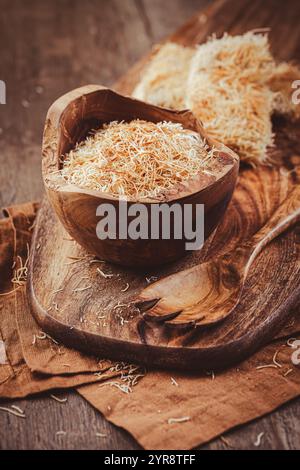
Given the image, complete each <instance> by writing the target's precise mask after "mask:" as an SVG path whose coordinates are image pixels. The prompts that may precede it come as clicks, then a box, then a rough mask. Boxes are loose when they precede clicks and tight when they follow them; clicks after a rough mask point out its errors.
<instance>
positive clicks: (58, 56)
mask: <svg viewBox="0 0 300 470" xmlns="http://www.w3.org/2000/svg"><path fill="white" fill-rule="evenodd" d="M236 1H240V0H236ZM295 1H297V0H295ZM208 3H209V0H85V1H84V2H83V1H81V0H44V1H43V2H41V1H39V0H26V2H24V1H23V0H0V37H1V39H0V63H1V68H0V70H1V72H0V79H1V80H4V81H5V82H6V86H7V104H6V105H1V106H0V205H1V206H5V205H11V204H14V203H18V202H24V201H27V200H32V199H40V198H41V196H42V193H43V186H42V181H41V169H40V148H41V137H42V128H43V124H44V118H45V113H46V111H47V109H48V107H49V105H50V104H51V102H52V101H53V100H54V99H55V98H57V97H58V96H60V95H62V94H63V93H65V92H66V91H69V90H70V89H72V88H75V87H78V86H81V85H84V84H87V83H101V84H105V85H111V84H112V83H113V82H114V81H115V80H116V79H117V78H118V77H119V76H120V75H122V73H124V72H125V71H126V70H127V69H128V67H129V66H130V65H132V64H133V63H134V62H135V61H136V60H137V59H138V58H140V57H141V56H142V55H143V54H144V53H145V52H147V51H148V50H149V48H150V47H151V45H152V44H153V43H155V42H157V41H159V40H160V39H162V38H163V37H164V36H166V35H168V34H170V33H171V32H172V31H173V30H175V29H176V28H178V26H180V24H181V23H183V22H184V21H185V20H186V19H187V18H188V17H189V16H190V15H192V14H193V13H194V12H196V11H197V10H200V9H201V8H203V7H204V6H205V5H207V4H208ZM262 4H263V0H262ZM274 8H276V0H274ZM18 405H19V406H21V407H22V408H23V409H25V410H26V415H27V419H26V420H20V419H18V418H16V417H14V416H11V415H8V414H4V413H1V414H0V449H99V448H103V449H139V446H138V445H137V443H136V442H135V441H134V440H133V439H132V438H131V436H130V435H129V434H127V433H126V432H124V431H122V430H120V429H118V428H116V427H115V426H113V425H111V424H110V423H108V422H107V421H106V420H104V419H103V417H102V416H101V415H100V413H98V412H96V411H95V410H94V409H93V408H92V407H91V406H90V405H89V404H88V403H87V402H85V401H84V400H83V399H82V398H81V397H79V395H77V394H76V393H75V392H69V393H68V402H67V404H66V405H61V404H59V403H57V402H55V401H54V400H53V399H50V398H48V397H47V396H46V395H44V396H39V397H34V398H30V399H27V400H19V401H18ZM62 424H63V428H64V430H65V431H66V432H67V434H66V436H64V437H63V438H62V437H59V436H56V435H55V433H56V431H57V429H60V428H61V426H62ZM99 430H101V431H102V432H105V433H107V435H108V437H107V438H106V439H102V440H101V442H99V439H97V437H95V433H96V431H98V432H99ZM260 432H264V433H265V435H264V439H263V443H262V446H261V447H260V449H297V448H298V449H299V448H300V400H295V401H293V402H291V403H289V404H288V405H286V406H283V407H281V408H280V410H278V411H276V412H274V413H272V414H271V415H269V416H267V417H264V418H262V419H260V420H257V421H256V422H253V423H251V424H248V425H247V426H243V427H242V428H239V429H236V430H233V431H231V432H229V433H227V435H226V443H225V441H224V440H221V439H216V440H215V441H213V442H212V443H210V444H209V445H206V446H205V448H207V449H226V448H234V449H249V448H254V445H253V443H254V442H255V440H256V437H257V435H258V434H259V433H260ZM202 448H204V447H202Z"/></svg>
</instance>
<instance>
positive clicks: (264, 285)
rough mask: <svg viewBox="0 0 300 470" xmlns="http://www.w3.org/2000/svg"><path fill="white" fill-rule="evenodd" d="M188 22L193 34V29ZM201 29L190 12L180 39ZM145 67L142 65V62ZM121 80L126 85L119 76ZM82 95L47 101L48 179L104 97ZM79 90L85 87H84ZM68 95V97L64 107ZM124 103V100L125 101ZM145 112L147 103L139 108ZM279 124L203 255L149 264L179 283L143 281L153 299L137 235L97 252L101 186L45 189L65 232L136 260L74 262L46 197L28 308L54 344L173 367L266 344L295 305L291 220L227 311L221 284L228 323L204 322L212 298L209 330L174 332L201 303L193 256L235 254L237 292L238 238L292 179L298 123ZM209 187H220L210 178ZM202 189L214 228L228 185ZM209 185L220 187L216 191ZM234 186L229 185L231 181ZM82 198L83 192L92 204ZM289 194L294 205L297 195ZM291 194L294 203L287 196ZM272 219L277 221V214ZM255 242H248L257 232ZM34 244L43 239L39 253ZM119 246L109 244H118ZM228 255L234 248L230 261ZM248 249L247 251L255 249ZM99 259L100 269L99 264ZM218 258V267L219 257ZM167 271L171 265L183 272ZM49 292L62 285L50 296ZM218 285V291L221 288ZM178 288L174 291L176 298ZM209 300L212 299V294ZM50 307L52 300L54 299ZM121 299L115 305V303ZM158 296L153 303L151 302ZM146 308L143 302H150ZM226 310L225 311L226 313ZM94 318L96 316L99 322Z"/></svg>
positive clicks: (296, 249) (208, 362)
mask: <svg viewBox="0 0 300 470" xmlns="http://www.w3.org/2000/svg"><path fill="white" fill-rule="evenodd" d="M234 4H235V3H234ZM214 25H215V17H214V16H213V14H212V17H211V28H212V29H213V28H214ZM244 28H245V29H241V30H240V31H241V32H245V31H247V30H248V29H249V27H247V28H246V27H244ZM190 30H192V31H193V33H194V35H193V36H192V35H191V33H190ZM201 30H202V26H201V23H200V22H199V16H196V17H195V18H194V19H193V22H190V23H189V28H183V29H182V30H181V31H182V32H181V35H180V34H177V36H176V38H177V40H179V39H180V42H181V43H183V44H185V45H188V46H189V45H194V44H195V43H196V42H197V41H198V40H199V31H200V32H201ZM273 47H275V46H273ZM276 47H277V48H279V54H280V47H281V48H282V47H283V45H280V44H277V45H276ZM275 56H276V50H275ZM291 59H292V57H291ZM143 66H145V62H144V61H143ZM141 72H142V70H141ZM136 75H137V72H136V70H135V69H133V70H131V71H130V72H129V73H128V74H127V76H128V77H129V79H128V83H130V84H132V83H133V82H134V80H135V78H136ZM123 85H124V89H126V92H127V93H130V92H131V89H129V88H128V87H127V86H126V83H125V82H123ZM120 87H121V88H120ZM118 88H119V89H120V91H121V92H123V88H122V85H120V84H119V85H118ZM89 91H90V90H89ZM80 93H81V92H80V90H77V91H74V92H71V94H70V95H66V96H64V97H62V98H61V100H58V101H57V102H56V103H55V104H54V105H53V110H54V111H51V110H50V112H49V115H48V119H47V121H46V131H45V135H46V139H45V144H44V155H43V159H44V161H45V162H46V165H44V168H43V169H44V173H45V174H46V176H48V173H49V169H50V170H52V169H53V167H55V169H58V167H59V155H61V154H64V152H65V151H68V150H69V146H70V145H74V142H76V141H77V140H78V139H79V138H81V137H82V134H85V133H86V132H87V129H85V128H83V129H82V126H83V127H84V126H85V125H86V123H88V122H89V121H87V120H86V119H83V121H82V122H83V124H82V125H81V124H79V125H78V122H79V123H81V119H82V116H83V117H84V115H85V113H87V116H88V117H93V118H95V115H94V114H95V112H94V108H96V109H98V105H99V108H101V99H100V98H99V97H98V98H97V97H96V96H97V95H96V93H97V92H96V91H93V92H92V93H90V94H89V93H88V94H86V95H85V96H84V100H83V102H84V103H87V105H85V106H84V111H83V110H82V109H81V106H80V103H81V102H82V101H81V98H80V97H79V98H78V97H77V95H78V94H79V95H80ZM82 93H83V94H84V91H83V92H82ZM100 93H102V92H100ZM101 96H102V95H101ZM74 97H77V98H76V99H78V100H79V101H78V102H77V101H74V106H73V107H72V103H73V98H74ZM109 99H110V101H109V108H110V109H111V108H112V109H120V112H123V111H122V110H123V107H124V106H123V101H122V100H121V101H120V99H117V100H116V102H115V103H114V100H112V97H110V98H109ZM119 101H120V102H119ZM65 102H67V103H68V104H67V105H65V104H64V103H65ZM105 102H107V98H105ZM125 102H126V103H127V101H126V99H125ZM135 103H138V102H135V101H133V102H131V106H132V107H133V106H135ZM68 106H70V109H69V108H68ZM146 109H147V107H146V108H145V111H146ZM141 110H142V108H141V109H139V110H136V111H135V112H134V113H137V112H139V113H141ZM149 110H151V113H150V114H151V115H152V112H154V110H156V111H155V112H157V111H158V108H149ZM74 111H75V112H74ZM160 112H162V111H160ZM163 112H165V111H163ZM60 113H63V116H64V118H65V119H61V118H60ZM68 116H69V120H68ZM74 116H75V118H74ZM78 116H79V117H78ZM179 116H180V114H179V115H178V117H179ZM49 117H50V119H49ZM76 118H77V121H76ZM98 118H99V116H98ZM113 119H115V116H113ZM173 119H174V117H173ZM51 120H52V121H53V122H54V123H55V122H59V123H60V126H61V129H60V128H58V129H56V127H57V125H56V127H55V126H54V125H53V124H49V123H51ZM100 123H101V119H100ZM92 127H93V126H91V128H92ZM274 127H275V130H276V129H277V138H276V161H277V162H278V164H277V165H276V166H275V165H274V166H272V167H271V166H269V167H263V166H259V167H257V168H249V167H246V166H243V167H242V168H241V171H240V174H239V183H238V185H237V187H236V189H235V191H234V195H233V199H232V202H231V204H230V206H229V209H228V211H227V212H226V214H225V217H224V218H223V220H222V222H221V224H220V225H219V226H218V228H217V230H216V232H215V233H214V234H213V235H212V237H211V239H209V240H207V243H206V244H205V248H204V249H203V250H201V251H200V252H197V251H196V252H192V253H189V254H188V255H187V256H186V257H184V258H182V259H180V260H179V261H176V262H173V263H171V264H168V265H166V266H159V267H155V268H154V269H155V272H153V269H152V276H153V275H154V277H155V278H159V279H162V278H164V277H165V275H166V274H172V277H171V278H170V279H171V280H174V283H173V284H172V282H171V283H170V282H169V283H168V280H167V281H165V282H166V283H167V287H166V291H165V293H164V292H163V289H160V286H163V282H164V281H162V283H161V284H160V283H159V282H158V283H157V286H158V287H157V289H158V291H159V292H157V295H155V293H156V290H155V289H156V286H155V285H154V286H153V287H148V288H147V289H146V290H145V291H144V292H147V291H150V294H151V292H152V293H153V295H150V297H149V296H147V294H146V298H145V299H144V297H145V295H144V294H143V292H142V294H139V292H140V291H141V290H142V289H144V285H145V279H146V278H149V274H148V272H149V267H148V269H147V270H145V269H138V268H141V264H140V263H139V256H142V255H143V254H144V253H145V250H144V247H143V240H142V241H141V245H140V244H139V245H138V246H137V247H136V249H137V253H135V245H136V242H134V243H133V242H132V241H131V240H129V242H128V246H127V247H125V249H124V250H123V246H121V245H120V246H119V245H118V244H116V241H115V240H112V241H110V240H109V241H108V242H109V243H110V245H109V246H108V248H107V249H104V248H106V247H104V248H103V249H102V248H101V247H100V246H99V252H96V249H95V247H96V244H97V245H98V244H99V241H97V239H96V236H95V231H96V230H95V226H96V222H97V219H96V217H95V213H96V207H97V205H98V202H102V200H101V199H100V197H99V198H98V197H96V193H95V194H94V193H93V194H92V192H88V191H87V190H84V191H82V193H81V194H80V198H79V197H77V196H76V192H74V193H70V192H68V193H67V194H66V195H65V194H64V192H63V191H58V192H56V185H55V188H54V190H52V189H51V187H50V186H49V185H48V184H47V185H46V187H47V188H48V194H49V195H50V200H51V202H52V205H54V208H55V211H56V213H58V215H59V217H60V219H61V220H63V222H64V226H65V227H66V228H67V230H68V231H69V233H71V235H72V236H73V237H74V238H75V239H76V240H77V241H79V242H80V244H81V245H83V246H85V247H86V248H87V247H88V248H89V249H90V252H91V253H92V254H95V253H96V254H98V255H99V256H100V259H102V258H104V259H109V255H110V254H111V256H112V257H113V259H114V261H118V262H119V263H120V264H121V259H122V264H124V261H123V259H124V260H126V255H128V258H129V261H130V260H131V259H132V260H133V261H134V262H133V263H129V261H128V262H127V264H128V265H129V266H132V265H135V268H132V269H130V270H128V269H125V268H123V267H121V266H120V267H119V266H114V265H105V264H104V265H103V269H104V271H106V272H107V273H108V274H109V275H110V278H103V276H99V271H97V268H95V265H90V263H89V259H87V258H86V257H85V258H83V259H80V258H82V257H84V252H82V249H81V247H80V246H78V245H77V244H72V246H70V242H69V241H68V240H66V238H67V237H66V234H65V231H64V229H63V228H62V226H61V224H59V223H56V221H55V218H54V217H53V214H52V212H51V210H50V209H49V204H48V203H47V202H45V204H44V205H43V207H42V209H41V213H40V214H39V217H38V221H37V223H36V230H35V234H34V240H33V245H32V246H33V249H32V251H31V260H30V277H29V283H28V286H29V290H28V292H29V298H30V301H31V305H32V308H33V312H34V315H35V318H36V319H37V321H38V323H39V324H40V325H41V327H42V328H43V329H44V330H45V331H47V332H48V333H49V334H51V335H52V336H54V337H55V338H56V339H58V340H59V341H61V342H63V343H66V344H67V345H69V346H71V347H75V348H78V349H82V350H83V351H85V352H90V353H93V354H101V355H104V357H109V358H110V359H117V360H121V358H123V359H124V358H125V359H126V361H129V362H137V363H142V364H146V365H147V366H159V367H174V368H176V369H182V368H183V369H186V368H188V369H196V370H199V368H202V367H209V368H214V369H216V368H221V367H227V366H228V365H230V364H232V363H233V362H236V361H240V360H242V359H243V358H245V357H247V356H248V355H249V354H251V353H253V352H254V351H255V350H257V349H258V348H259V347H261V346H262V345H264V344H266V343H267V342H268V341H270V340H271V339H272V337H274V335H275V334H276V333H277V332H278V331H280V329H281V328H282V326H283V325H284V323H285V322H286V321H287V319H288V318H289V315H290V311H291V307H292V306H294V305H295V304H296V303H298V301H300V287H299V286H300V268H299V259H300V240H299V233H298V231H297V230H296V229H293V230H290V231H289V232H287V233H285V234H284V236H282V237H280V238H278V239H276V241H275V243H273V244H271V245H269V246H268V247H267V248H266V249H265V250H264V251H263V252H262V253H260V255H259V256H258V257H257V258H256V259H255V260H254V262H253V264H252V265H251V269H250V271H249V276H247V278H246V279H245V285H244V291H243V294H242V297H241V298H240V301H239V303H238V305H237V306H236V308H235V309H234V310H233V311H232V312H231V315H230V316H228V317H227V318H225V315H226V303H225V302H224V298H225V297H224V296H226V292H227V290H228V289H225V290H223V297H221V298H223V301H221V302H220V303H221V308H220V311H221V317H222V318H225V319H224V321H223V322H221V323H219V324H216V325H213V326H211V325H210V323H212V322H210V321H209V311H210V310H211V311H212V312H214V311H215V308H216V305H215V303H217V302H213V305H212V307H209V306H208V304H205V308H206V310H205V313H206V314H207V318H208V320H207V321H205V318H204V319H203V313H202V317H201V318H202V320H203V323H204V325H207V326H208V327H210V328H207V329H205V330H203V329H202V330H201V331H199V329H198V328H197V329H195V328H187V329H186V328H185V329H183V328H180V329H179V330H178V328H177V331H176V329H175V328H172V329H171V328H170V326H176V325H177V326H181V325H180V317H181V316H183V318H184V319H185V323H183V324H182V326H183V327H186V326H193V325H189V324H188V320H187V317H188V315H185V313H184V308H185V309H186V311H187V312H188V308H189V306H190V304H191V312H192V313H193V302H197V295H198V294H199V296H200V298H201V293H200V289H198V288H197V278H198V277H197V275H196V280H195V278H194V277H193V276H192V273H193V272H198V271H200V272H202V274H203V272H204V271H205V266H206V265H201V266H200V267H199V262H202V261H203V260H205V261H208V262H210V263H212V264H211V266H212V270H213V271H214V272H216V271H217V265H216V262H214V261H213V260H214V258H216V255H219V256H220V255H223V258H222V259H223V260H224V259H225V261H226V266H227V265H228V260H227V258H228V257H229V258H230V260H229V261H230V263H231V264H230V263H229V264H230V266H231V267H232V271H230V273H232V272H234V273H236V274H235V276H231V278H232V279H233V292H234V293H235V297H237V296H238V295H239V293H238V290H239V289H237V288H236V285H237V284H238V277H237V276H238V269H239V268H238V266H239V262H240V258H241V250H242V248H241V247H242V244H243V243H245V241H246V242H247V241H248V239H249V237H250V236H251V235H253V234H254V233H255V232H257V230H258V229H260V227H261V226H262V225H264V224H265V223H266V222H267V221H268V220H269V219H270V216H271V215H272V213H273V212H274V211H275V210H276V209H277V208H278V206H279V204H281V203H282V201H283V199H285V197H286V196H287V195H288V194H289V193H290V191H291V190H292V189H293V188H295V187H296V185H298V184H299V176H300V145H299V144H298V143H297V140H298V142H300V126H299V123H298V122H290V121H288V120H284V119H279V120H278V119H277V121H276V120H275V121H274ZM74 130H75V132H74ZM48 134H49V137H48ZM61 134H62V135H64V134H66V135H67V136H70V139H69V140H68V139H60V140H59V139H58V138H56V139H55V135H61ZM291 136H293V137H291ZM49 142H53V144H51V145H49ZM288 151H289V152H290V153H289V154H288ZM53 160H55V162H53ZM55 163H56V166H55ZM291 171H292V174H291V173H290V172H291ZM228 175H229V173H228ZM224 182H225V180H224ZM214 184H217V181H216V183H214ZM222 187H223V182H222V185H221V188H222ZM49 188H50V192H49ZM209 188H210V186H208V187H207V188H206V189H205V190H204V191H203V194H204V193H205V191H208V193H207V198H206V199H201V201H200V200H198V202H204V203H205V204H206V206H208V207H209V208H208V212H207V217H206V219H205V220H206V223H207V222H208V226H210V219H209V214H210V212H211V210H210V207H211V206H212V207H214V206H216V207H218V205H219V204H221V206H222V205H223V203H224V200H225V199H226V197H224V195H223V194H220V200H212V201H210V199H211V193H210V192H209ZM201 193H202V192H200V193H199V196H200V195H201ZM216 193H218V189H217V188H216ZM229 193H231V191H230V189H229ZM86 194H87V195H86ZM196 194H197V193H195V195H196ZM224 194H225V193H224ZM101 197H102V196H101ZM88 199H89V200H90V204H89V205H88ZM296 199H297V204H298V205H299V201H298V198H296ZM293 202H295V201H294V200H293ZM290 206H292V207H294V206H295V204H290V202H288V203H287V207H285V208H284V209H282V210H279V214H280V215H281V217H282V212H284V213H285V212H287V211H288V208H289V207H290ZM297 207H298V206H297ZM87 209H88V210H87ZM294 209H295V207H294ZM81 213H82V214H83V215H84V217H82V215H81ZM274 217H275V218H277V219H278V215H275V216H274ZM212 219H214V217H212ZM269 225H270V226H271V225H272V223H271V222H269ZM77 226H78V227H79V229H77ZM269 228H270V227H269ZM266 230H267V228H266ZM90 233H91V234H90ZM209 233H210V231H209ZM263 233H265V230H263ZM163 242H165V240H164V241H161V242H159V243H161V244H162V245H163V247H162V250H161V249H160V246H159V245H156V248H154V249H153V250H151V252H150V253H149V255H150V256H149V259H150V261H151V259H152V258H154V261H155V257H156V256H157V257H158V258H160V257H161V255H160V254H161V251H163V252H164V255H163V256H164V257H165V256H166V254H165V252H166V251H167V250H169V249H170V253H171V255H172V251H171V248H172V249H173V246H172V243H171V242H169V243H164V244H163ZM216 243H217V246H216ZM285 243H288V244H287V245H286V244H285ZM251 245H253V247H254V246H255V237H254V238H253V243H252V244H251ZM36 247H38V250H37V251H36ZM114 248H115V249H116V252H114V251H113V250H114ZM230 248H231V250H230ZM246 248H247V249H248V247H247V245H246ZM177 249H178V250H180V247H179V248H178V247H177V246H174V250H173V251H175V254H176V250H177ZM167 252H168V251H167ZM146 253H147V252H146ZM228 253H230V254H228ZM122 255H124V258H122ZM234 255H236V263H235V265H234ZM224 256H225V258H224ZM248 256H249V257H250V254H249V255H248ZM76 258H78V259H79V261H78V262H77V263H72V265H70V263H68V260H69V259H76ZM173 259H174V256H173ZM154 261H153V263H154ZM244 263H245V261H244ZM148 264H149V263H148ZM223 264H224V263H223ZM100 266H101V268H102V265H101V264H100ZM208 266H209V264H208ZM218 266H219V267H220V263H219V265H218ZM193 267H194V269H193ZM188 268H190V270H188ZM212 270H209V274H208V275H207V273H206V274H205V276H204V277H206V279H205V282H204V283H203V284H204V286H205V287H204V294H205V295H207V292H208V291H209V289H208V285H209V283H208V282H206V281H207V279H208V278H210V277H211V273H212ZM174 273H178V276H179V277H177V276H176V275H174ZM181 276H183V277H185V276H188V280H187V281H184V280H183V281H182V282H181ZM150 277H151V276H150ZM81 280H82V281H83V280H84V282H82V281H81ZM227 280H228V276H227ZM185 282H187V286H188V287H187V289H185ZM122 283H123V284H122ZM227 284H228V282H227ZM122 285H123V287H122ZM124 286H126V291H125V292H123V289H124ZM217 287H219V286H217ZM227 287H228V286H227ZM81 289H83V290H81ZM56 291H60V292H59V293H58V294H53V292H56ZM169 292H170V293H169ZM214 292H218V288H216V289H215V290H214ZM137 293H138V295H137ZM205 295H204V296H205ZM178 296H179V299H177V297H178ZM136 297H137V298H138V300H141V298H142V299H144V300H145V301H146V307H149V305H150V309H149V308H148V309H147V312H146V315H144V317H143V318H142V317H141V316H140V314H139V312H138V311H137V309H136V308H135V301H136ZM160 299H161V301H160ZM207 299H208V303H209V296H208V295H207ZM198 300H199V299H198ZM148 302H149V303H150V304H148ZM157 302H158V303H157ZM235 303H236V301H234V298H232V299H230V300H229V305H230V307H229V310H232V309H233V306H234V304H235ZM54 305H55V306H56V308H54V307H53V306H54ZM118 305H121V306H120V307H118ZM153 305H154V307H153V308H151V306H153ZM143 306H144V307H145V304H143ZM182 306H183V307H184V308H183V313H182V315H181V314H179V315H178V316H177V314H178V312H180V310H181V309H182ZM168 307H169V308H168ZM223 308H224V311H225V313H223V314H222V312H223ZM97 312H98V313H97ZM151 312H152V315H151ZM196 313H197V312H196ZM160 314H161V317H163V320H167V326H165V325H166V323H165V324H161V323H159V324H154V323H153V322H152V323H149V322H148V321H147V320H148V319H149V317H150V316H151V318H152V319H156V320H159V316H160ZM200 314H201V312H200ZM212 315H213V313H212ZM103 317H104V318H103ZM99 319H101V320H100V321H99ZM200 323H201V320H200Z"/></svg>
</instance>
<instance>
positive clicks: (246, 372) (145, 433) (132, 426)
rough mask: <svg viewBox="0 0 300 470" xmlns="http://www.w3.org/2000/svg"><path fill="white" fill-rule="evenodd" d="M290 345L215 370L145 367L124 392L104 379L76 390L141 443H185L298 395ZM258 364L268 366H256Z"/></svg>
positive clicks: (163, 446) (299, 381) (298, 374)
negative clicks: (203, 372) (149, 369)
mask: <svg viewBox="0 0 300 470" xmlns="http://www.w3.org/2000/svg"><path fill="white" fill-rule="evenodd" d="M299 349H300V348H299ZM277 351H279V352H278V353H277V354H276V352H277ZM294 351H295V350H294V349H292V348H291V347H289V346H287V344H286V341H282V340H279V341H276V342H275V343H272V344H270V345H269V346H267V347H266V348H264V349H263V350H261V351H259V352H258V353H256V354H255V355H254V356H252V357H251V358H250V359H248V360H247V361H244V362H243V363H242V364H239V365H238V366H237V367H234V368H231V369H229V370H226V371H223V372H216V373H215V375H214V374H213V373H212V372H207V375H200V374H189V373H178V372H171V371H169V372H161V371H160V372H157V371H153V372H148V373H147V374H146V376H145V377H144V378H143V380H141V381H140V383H139V384H138V386H136V387H135V388H134V391H133V393H131V394H128V395H127V394H124V393H122V392H120V391H119V390H117V389H116V388H114V387H113V388H110V389H108V388H109V382H106V383H105V384H102V385H104V386H102V387H101V386H99V384H92V385H86V386H82V387H80V388H78V389H77V390H78V392H79V393H80V394H81V395H82V396H83V397H84V398H85V399H86V400H87V401H89V402H90V403H91V404H92V405H93V406H94V407H95V408H97V410H99V411H101V412H102V413H103V415H104V416H105V417H106V418H107V419H108V420H109V421H111V422H112V423H114V424H116V425H117V426H120V427H122V428H124V429H126V430H127V431H129V432H130V433H131V434H132V435H133V436H134V437H135V439H136V440H137V441H138V442H139V443H140V444H141V445H142V446H143V447H144V448H146V449H159V450H167V449H174V450H176V449H182V450H183V449H191V448H193V447H195V446H197V445H200V444H203V443H205V442H207V441H209V440H211V439H213V438H215V437H217V436H218V435H220V434H222V433H223V432H225V431H227V430H229V429H231V428H233V427H235V426H237V425H240V424H243V423H246V422H248V421H250V420H253V419H254V418H257V417H259V416H262V415H264V414H266V413H269V412H271V411H273V410H274V409H275V408H277V407H278V406H280V405H281V404H282V403H284V402H286V401H288V400H290V399H292V398H294V397H297V396H298V395H300V366H298V367H296V366H294V365H293V364H292V362H291V354H292V353H293V352H294ZM275 354H276V356H277V357H276V356H275V363H276V362H277V361H278V364H280V365H278V366H276V365H275V363H273V358H274V355H275ZM299 359H300V351H299ZM264 365H267V366H268V367H266V368H261V369H260V368H259V367H261V366H264ZM176 420H178V422H176ZM180 421H181V422H180Z"/></svg>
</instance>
